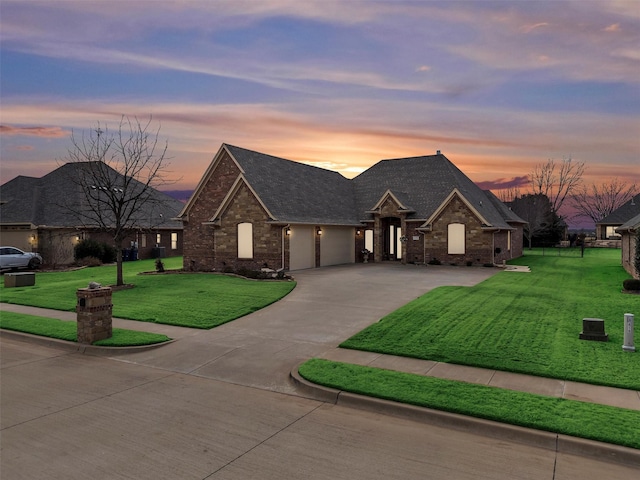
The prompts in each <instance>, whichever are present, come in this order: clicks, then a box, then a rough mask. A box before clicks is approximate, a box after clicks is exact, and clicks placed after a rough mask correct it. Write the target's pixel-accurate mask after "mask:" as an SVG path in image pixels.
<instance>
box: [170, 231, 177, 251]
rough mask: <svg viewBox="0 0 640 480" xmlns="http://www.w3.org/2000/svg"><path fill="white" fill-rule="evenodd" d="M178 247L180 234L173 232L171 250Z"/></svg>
mask: <svg viewBox="0 0 640 480" xmlns="http://www.w3.org/2000/svg"><path fill="white" fill-rule="evenodd" d="M177 249H178V234H177V233H176V232H171V250H177Z"/></svg>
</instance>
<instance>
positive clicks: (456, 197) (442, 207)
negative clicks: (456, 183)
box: [420, 188, 492, 229]
mask: <svg viewBox="0 0 640 480" xmlns="http://www.w3.org/2000/svg"><path fill="white" fill-rule="evenodd" d="M454 200H460V201H461V202H462V204H464V205H465V206H466V207H467V209H468V211H469V212H470V213H471V214H472V215H473V216H474V217H475V218H476V219H477V220H478V222H479V223H480V224H481V225H482V226H486V227H491V226H492V225H491V224H490V223H489V222H488V220H487V219H486V218H484V216H483V215H481V214H480V212H478V210H477V209H476V208H475V207H474V206H473V205H472V204H471V202H469V200H467V199H466V198H465V196H464V195H462V194H461V193H460V192H459V191H458V189H456V188H454V189H453V190H452V191H451V193H450V194H449V195H448V196H447V198H445V200H444V201H443V202H442V203H441V204H440V205H439V206H438V208H437V209H436V210H435V211H434V212H433V213H432V214H431V216H430V217H429V218H428V219H427V221H426V222H424V223H423V224H422V225H421V226H420V228H426V229H428V228H430V227H431V225H432V224H433V223H434V222H435V221H436V220H437V218H438V217H439V216H440V215H442V213H443V212H444V211H445V210H446V209H447V208H448V207H449V205H451V203H452V202H453V201H454ZM461 220H462V219H461ZM461 223H466V222H465V221H461Z"/></svg>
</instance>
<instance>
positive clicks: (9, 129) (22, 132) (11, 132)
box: [0, 125, 70, 138]
mask: <svg viewBox="0 0 640 480" xmlns="http://www.w3.org/2000/svg"><path fill="white" fill-rule="evenodd" d="M69 133H70V132H68V131H66V130H64V129H63V128H61V127H14V126H12V125H0V135H7V136H26V137H42V138H62V137H67V136H68V135H69Z"/></svg>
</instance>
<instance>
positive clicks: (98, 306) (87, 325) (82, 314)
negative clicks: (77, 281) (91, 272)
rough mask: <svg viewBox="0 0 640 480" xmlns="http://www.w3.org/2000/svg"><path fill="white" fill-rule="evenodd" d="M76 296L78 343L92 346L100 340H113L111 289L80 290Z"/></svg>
mask: <svg viewBox="0 0 640 480" xmlns="http://www.w3.org/2000/svg"><path fill="white" fill-rule="evenodd" d="M76 296H77V299H78V303H77V304H76V313H77V341H78V343H82V344H87V345H91V344H92V343H93V342H97V341H98V340H104V339H106V338H111V334H112V330H113V329H112V323H113V319H112V317H111V313H112V310H113V304H112V303H111V297H112V291H111V288H109V287H101V288H79V289H78V290H77V291H76Z"/></svg>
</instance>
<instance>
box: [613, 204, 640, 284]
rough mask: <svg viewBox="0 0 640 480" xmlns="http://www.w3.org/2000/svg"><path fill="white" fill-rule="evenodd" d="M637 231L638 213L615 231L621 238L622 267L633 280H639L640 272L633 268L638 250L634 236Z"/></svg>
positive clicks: (639, 226)
mask: <svg viewBox="0 0 640 480" xmlns="http://www.w3.org/2000/svg"><path fill="white" fill-rule="evenodd" d="M639 230H640V213H639V214H638V215H636V216H635V217H633V218H631V219H629V220H628V221H627V222H625V223H624V224H622V226H620V227H618V228H617V229H616V232H618V233H619V234H620V236H621V237H622V242H621V243H622V266H623V267H624V269H625V270H626V271H627V272H629V274H630V275H631V276H632V277H634V278H640V272H639V271H637V270H636V268H635V258H636V252H637V251H638V248H640V245H638V242H637V239H638V237H637V236H636V235H637V233H638V231H639Z"/></svg>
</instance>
